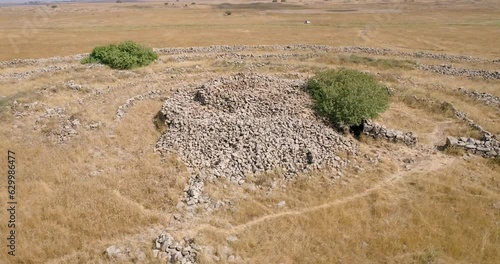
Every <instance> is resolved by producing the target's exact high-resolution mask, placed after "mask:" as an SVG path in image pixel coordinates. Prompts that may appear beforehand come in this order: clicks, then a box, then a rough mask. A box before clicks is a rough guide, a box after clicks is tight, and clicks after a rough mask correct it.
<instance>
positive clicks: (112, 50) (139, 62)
mask: <svg viewBox="0 0 500 264" xmlns="http://www.w3.org/2000/svg"><path fill="white" fill-rule="evenodd" d="M157 58H158V55H157V54H156V53H155V52H154V51H153V49H151V48H148V47H144V46H141V45H139V44H137V43H135V42H133V41H125V42H122V43H120V44H118V45H114V44H111V45H107V46H98V47H95V48H94V50H92V53H90V55H89V57H87V58H84V59H82V61H81V62H82V63H83V64H85V63H101V64H105V65H108V66H110V67H111V68H113V69H132V68H137V67H141V66H146V65H148V64H150V63H151V62H152V61H154V60H156V59H157Z"/></svg>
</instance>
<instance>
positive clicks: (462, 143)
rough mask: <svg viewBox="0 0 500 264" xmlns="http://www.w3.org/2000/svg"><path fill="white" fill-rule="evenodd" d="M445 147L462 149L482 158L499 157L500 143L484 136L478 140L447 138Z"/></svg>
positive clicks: (492, 137)
mask: <svg viewBox="0 0 500 264" xmlns="http://www.w3.org/2000/svg"><path fill="white" fill-rule="evenodd" d="M446 147H455V148H462V149H465V150H466V151H467V152H469V153H474V154H477V155H481V156H483V157H498V156H500V142H499V141H498V140H497V139H496V138H495V137H494V136H490V135H484V136H483V137H482V138H481V139H480V140H477V139H473V138H466V137H459V138H455V137H447V138H446Z"/></svg>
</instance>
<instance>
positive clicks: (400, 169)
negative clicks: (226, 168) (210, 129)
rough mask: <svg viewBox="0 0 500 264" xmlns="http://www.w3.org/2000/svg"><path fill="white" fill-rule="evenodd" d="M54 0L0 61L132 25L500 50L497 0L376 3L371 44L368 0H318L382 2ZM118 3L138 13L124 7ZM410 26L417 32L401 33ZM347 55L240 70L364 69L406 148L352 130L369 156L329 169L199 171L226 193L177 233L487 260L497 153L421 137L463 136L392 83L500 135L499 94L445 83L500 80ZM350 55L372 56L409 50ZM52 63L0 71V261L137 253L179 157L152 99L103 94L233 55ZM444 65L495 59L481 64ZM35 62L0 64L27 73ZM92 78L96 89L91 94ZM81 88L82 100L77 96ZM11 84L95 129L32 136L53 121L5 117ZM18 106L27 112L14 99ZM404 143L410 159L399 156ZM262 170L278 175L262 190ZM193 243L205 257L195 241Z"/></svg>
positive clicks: (144, 39) (265, 253) (320, 254)
mask: <svg viewBox="0 0 500 264" xmlns="http://www.w3.org/2000/svg"><path fill="white" fill-rule="evenodd" d="M288 2H290V1H288ZM329 2H331V1H329ZM296 4H299V3H296ZM58 5H59V8H58V11H57V12H55V11H54V14H53V15H51V16H50V18H49V19H48V20H47V21H45V22H43V21H42V23H37V24H36V32H32V33H33V34H30V36H29V37H21V38H17V39H15V41H16V43H17V44H16V47H17V48H19V50H20V53H15V52H14V49H13V47H12V46H11V45H10V43H9V41H4V42H0V48H1V49H2V50H3V51H4V52H2V53H1V54H0V60H7V59H13V58H36V57H47V56H55V55H57V56H62V55H70V54H75V53H82V52H88V51H90V50H91V49H92V48H93V47H94V46H95V45H99V44H108V43H109V42H117V41H121V40H126V39H129V38H130V36H131V34H133V36H134V40H136V41H138V42H141V43H145V44H148V45H151V46H154V47H165V46H197V45H211V44H228V45H232V44H275V43H284V44H289V43H315V44H327V45H342V46H347V45H365V46H374V47H389V48H397V49H404V50H426V51H429V50H431V51H436V52H450V53H464V54H467V55H476V56H480V57H485V58H496V57H498V56H499V55H500V51H499V50H498V48H497V47H496V46H495V44H496V43H498V40H499V39H498V34H495V32H496V31H497V30H498V20H495V17H498V15H499V10H498V8H490V7H488V5H487V3H484V5H479V4H478V5H462V4H455V5H452V4H449V5H440V6H435V5H434V3H433V1H432V3H430V2H428V3H425V4H420V3H419V5H417V4H405V5H403V6H404V8H405V10H404V12H403V13H401V14H392V15H390V16H382V18H383V20H382V23H380V24H376V27H374V28H373V29H372V33H371V35H370V37H371V41H370V42H364V41H361V40H360V38H359V37H358V35H357V34H358V31H359V30H360V29H362V28H363V27H365V25H367V24H370V23H371V24H372V25H373V22H374V21H377V20H376V19H377V14H379V13H366V12H365V13H363V12H361V11H358V12H355V13H342V12H340V13H332V12H326V11H325V5H327V9H358V10H370V9H372V10H380V9H382V8H384V7H385V6H386V5H382V4H366V5H364V4H342V3H337V2H336V3H335V4H333V3H328V2H324V1H319V2H316V3H311V2H308V3H301V4H300V5H303V6H307V8H308V9H309V11H307V12H306V11H304V10H303V9H301V8H302V7H301V8H295V7H287V8H286V9H287V10H279V9H278V8H275V7H269V6H267V7H259V8H241V7H242V6H240V8H239V9H238V8H234V9H231V10H232V11H233V14H232V15H231V16H223V11H224V10H225V9H226V8H227V7H223V8H213V7H212V6H210V5H201V4H199V3H197V5H196V6H194V7H192V6H189V8H183V7H176V8H167V7H165V6H164V5H163V3H133V4H121V5H118V4H98V5H84V4H58ZM136 5H137V6H141V7H145V6H151V7H150V8H149V7H148V8H138V7H136ZM495 6H496V5H495ZM495 6H494V7H495ZM36 8H37V7H33V6H17V7H7V8H4V7H2V9H1V12H0V25H1V26H0V35H1V36H10V35H12V34H17V35H20V34H21V33H22V32H21V30H22V27H23V21H24V20H23V18H22V17H21V18H20V17H19V14H21V13H22V14H24V15H25V17H27V19H28V20H30V19H31V18H30V16H31V15H33V14H34V13H33V12H35V11H34V10H35V9H36ZM264 9H270V11H269V12H268V11H265V10H264ZM311 9H312V11H311ZM438 10H439V12H437V11H438ZM51 11H52V10H51ZM430 11H436V12H430ZM311 12H312V13H311ZM332 14H333V15H332ZM131 16H135V17H136V18H138V19H129V18H130V17H131ZM311 17H312V18H311ZM389 18H390V20H389ZM305 19H313V24H312V25H307V26H306V25H303V24H302V22H303V20H305ZM457 32H458V33H457ZM415 35H418V36H419V37H418V38H417V39H414V38H411V37H408V36H415ZM82 36H84V37H82ZM34 43H37V44H34ZM457 43H459V44H457ZM259 52H261V53H272V52H276V51H272V50H261V51H259ZM298 53H304V54H305V53H306V52H298ZM347 55H348V54H323V55H322V56H321V57H319V58H310V59H305V58H301V59H298V60H296V61H294V60H289V61H288V60H284V61H280V60H274V59H270V60H266V59H261V60H259V59H252V61H254V62H262V63H264V64H265V66H262V67H260V68H257V69H252V71H258V72H262V73H271V74H283V75H284V74H289V75H291V76H292V75H295V74H297V75H300V76H308V75H311V74H313V73H314V71H315V70H317V69H321V68H328V67H350V68H354V69H359V70H369V71H370V72H372V73H374V74H378V76H377V78H379V79H380V80H381V81H383V82H384V83H386V84H387V85H388V86H391V87H393V88H395V89H396V91H397V94H396V96H394V97H393V99H392V103H391V107H390V108H389V110H388V111H387V112H385V113H384V114H383V115H382V116H381V117H379V118H378V119H377V121H378V122H381V123H383V124H385V125H386V126H387V127H389V128H395V129H400V130H405V131H414V132H416V133H417V135H418V137H419V142H420V144H419V145H418V146H417V147H415V148H407V147H406V146H404V145H400V144H395V145H394V144H389V143H385V142H381V141H370V140H367V141H368V143H362V142H361V143H360V144H361V148H362V153H363V154H367V155H368V156H369V157H371V158H375V157H377V156H378V157H380V160H379V161H378V163H376V164H372V163H369V162H368V163H367V161H366V158H364V157H362V156H359V157H356V158H355V159H356V160H358V161H359V162H362V163H361V164H362V166H361V168H358V169H356V168H351V169H350V170H349V171H347V172H346V173H344V176H343V177H341V178H340V179H336V180H332V179H331V178H332V176H333V175H332V174H331V173H329V172H327V171H324V172H314V173H313V174H307V175H301V176H300V177H298V179H297V180H296V181H295V182H293V183H290V184H287V185H285V186H286V188H285V187H279V186H281V185H282V183H281V182H280V181H279V180H278V179H279V178H280V175H279V172H276V173H270V174H265V175H256V176H255V177H254V178H252V179H251V181H253V182H255V183H258V184H260V185H262V186H263V189H262V190H260V189H256V190H253V189H250V188H247V189H245V190H242V189H241V188H239V187H237V186H234V185H232V184H229V183H226V182H216V183H209V184H208V183H207V187H206V189H207V191H208V193H209V194H210V195H211V196H212V197H214V199H232V200H233V201H234V207H232V209H228V208H225V209H223V210H221V211H218V212H215V213H213V214H207V215H203V217H202V218H201V219H197V220H193V222H191V223H184V224H183V226H182V227H183V228H185V229H180V230H178V231H176V233H175V235H176V236H181V235H183V234H184V233H186V234H198V236H197V237H196V239H197V241H198V242H199V243H200V244H206V245H212V246H215V247H222V246H223V245H225V243H226V236H227V235H228V234H236V235H237V236H238V238H239V240H238V241H237V242H236V243H234V244H231V247H233V249H234V250H235V252H236V253H237V254H239V255H241V256H244V257H245V258H248V260H249V262H250V263H337V262H339V261H341V262H343V263H374V262H376V263H380V262H385V263H498V260H499V259H500V252H499V248H500V239H499V237H500V229H499V228H498V223H497V222H498V219H499V217H500V211H499V210H498V209H495V208H494V207H493V206H492V204H493V203H496V202H498V201H500V195H499V193H500V187H499V185H500V183H499V181H500V178H499V175H500V166H498V161H495V160H490V161H488V160H484V159H482V158H475V157H472V158H468V157H463V156H462V155H444V154H442V153H436V152H437V151H436V150H435V149H434V148H433V147H434V146H436V145H442V144H443V143H444V140H445V137H446V136H447V135H455V136H475V137H477V136H478V134H477V132H476V131H472V130H471V129H470V128H468V127H467V126H465V125H464V124H463V123H462V122H460V121H457V120H455V119H453V118H452V117H451V116H450V115H449V114H448V113H446V112H442V111H438V110H436V109H429V108H428V107H427V106H426V105H419V104H411V103H408V102H405V100H404V97H405V96H412V95H418V96H419V97H428V98H431V99H433V100H436V101H438V102H442V101H449V102H452V103H453V104H454V105H455V106H456V107H457V108H458V109H459V110H462V111H465V112H467V113H468V115H469V117H470V118H472V119H474V120H475V121H476V122H478V123H479V124H480V125H481V126H483V127H485V128H486V129H488V130H490V131H492V132H494V133H497V134H499V133H500V122H498V121H499V120H498V110H497V109H495V108H493V107H490V106H484V105H482V104H481V103H479V102H476V101H473V100H471V99H469V98H467V97H465V96H463V95H460V94H458V93H456V92H455V90H456V88H458V87H461V86H463V87H466V88H468V89H472V90H478V91H484V92H489V93H492V94H495V95H497V96H500V94H499V91H500V89H499V88H500V84H499V83H498V81H487V80H482V79H466V78H460V77H450V76H440V75H435V74H431V73H425V72H420V71H418V70H411V69H407V68H401V67H394V65H393V64H391V63H388V64H386V63H381V64H377V63H376V64H370V63H354V62H352V61H350V60H343V61H341V60H339V58H340V57H341V56H347ZM359 56H366V57H370V58H376V59H382V62H384V61H383V60H392V59H397V60H406V59H407V58H391V57H381V56H369V55H359ZM249 60H250V59H249ZM412 60H413V59H412ZM415 60H418V59H415ZM418 61H420V60H418ZM391 62H392V61H391ZM420 62H426V63H436V64H438V63H440V62H438V61H432V60H422V61H420ZM60 64H61V65H66V64H69V65H71V66H74V68H73V70H66V71H59V72H56V73H42V74H39V75H36V76H33V77H31V78H28V79H27V80H22V81H17V80H13V79H10V80H9V79H7V80H0V96H6V97H0V121H1V122H2V126H1V128H0V134H1V136H2V140H0V149H2V151H5V150H7V149H10V150H14V151H15V152H16V154H17V159H18V166H19V167H18V168H19V169H18V175H19V178H18V186H19V198H18V199H19V201H20V203H21V207H20V209H19V212H18V219H19V229H18V230H19V239H18V250H19V251H18V252H19V256H18V257H16V259H14V260H13V259H12V258H6V256H5V253H6V252H5V250H2V251H0V259H2V261H3V260H4V259H7V261H9V262H7V263H107V262H109V260H108V259H107V258H105V257H104V256H102V251H103V250H104V249H105V248H106V247H107V246H109V245H112V244H117V245H130V246H131V247H140V248H143V249H144V250H145V251H146V252H149V251H147V250H149V248H150V242H151V240H152V239H153V238H154V237H155V236H156V235H158V234H159V232H160V231H161V230H162V229H164V228H165V227H166V226H167V225H168V224H169V220H170V215H171V213H172V212H174V211H175V210H176V209H175V206H176V204H177V202H178V198H179V197H180V195H181V193H182V191H183V188H184V183H185V181H186V179H187V178H188V172H187V170H186V168H185V166H184V165H183V163H182V162H181V161H179V160H178V159H177V158H176V157H175V156H174V155H172V156H169V157H167V158H166V159H165V160H162V158H161V157H159V155H158V154H157V153H154V152H153V147H154V144H155V142H156V140H157V139H158V137H159V136H160V132H159V131H158V127H155V122H154V118H155V115H156V114H157V112H158V110H159V109H160V106H161V103H162V102H161V100H160V99H155V100H144V101H141V102H138V103H137V104H135V105H134V106H132V107H131V108H130V109H129V110H128V112H127V113H126V115H125V117H124V118H123V120H121V121H117V120H115V119H114V117H115V114H116V110H117V109H118V107H119V106H121V105H123V104H124V103H125V101H126V100H127V99H129V98H131V97H134V96H135V95H138V94H141V93H144V92H146V91H150V90H154V89H165V90H167V92H166V93H165V95H164V96H168V93H169V91H170V90H173V89H175V88H176V87H181V86H194V85H196V84H198V83H201V82H203V81H205V80H206V79H208V78H209V77H213V76H218V75H221V74H230V73H233V72H236V71H250V70H249V68H248V65H241V66H235V65H234V64H230V63H229V62H228V61H225V60H220V59H219V60H216V59H215V57H210V56H209V57H198V58H196V57H193V58H192V59H188V60H187V61H184V62H177V61H176V60H174V59H173V57H172V56H168V55H163V56H161V58H160V61H158V62H155V63H154V64H152V65H150V66H148V67H147V68H142V69H136V70H133V71H114V70H111V69H108V68H106V67H103V68H93V69H87V68H86V67H85V66H81V65H80V64H79V63H78V62H77V61H74V62H69V63H60ZM388 65H389V66H388ZM457 65H459V66H461V67H465V68H467V67H469V66H470V68H474V67H477V68H488V69H495V68H494V67H495V65H493V64H478V63H459V64H457ZM42 66H44V65H33V66H20V67H17V68H2V69H0V71H1V73H2V74H3V73H12V72H25V71H26V72H27V71H30V70H33V69H35V68H39V67H42ZM285 66H286V67H285ZM483 66H484V67H483ZM170 68H172V69H170ZM69 80H74V81H75V82H76V83H78V84H82V85H85V86H86V87H87V90H83V91H72V90H68V89H67V88H66V87H65V85H64V82H66V81H69ZM108 87H111V88H112V89H111V90H108ZM92 90H94V91H100V92H101V94H100V95H93V94H92V93H91V91H92ZM82 98H87V99H86V100H85V102H84V103H83V104H80V103H78V99H82ZM14 100H17V102H19V103H33V102H37V101H38V102H43V103H45V104H47V105H49V106H50V107H57V106H60V107H64V108H65V109H66V111H67V114H68V115H73V116H75V117H77V118H78V119H80V120H81V121H82V123H84V124H90V123H93V122H101V123H102V125H101V127H100V128H98V129H96V130H90V129H86V128H81V129H79V130H78V135H76V136H75V137H73V138H72V139H71V140H69V141H68V142H67V143H65V144H62V145H58V144H55V143H53V142H52V141H51V140H50V139H49V138H48V137H47V135H50V134H51V133H53V131H54V129H57V127H58V126H59V120H57V119H55V118H52V119H49V120H47V123H46V126H45V127H44V128H43V129H40V130H33V127H34V126H35V125H36V122H35V119H36V117H37V116H39V115H41V114H43V113H44V112H45V107H38V108H36V109H34V110H33V111H34V113H32V114H31V115H30V116H28V117H23V118H16V117H14V115H13V112H12V111H11V109H10V108H9V107H10V105H13V101H14ZM16 110H18V111H26V109H23V108H22V106H17V108H16ZM43 122H45V121H43ZM159 129H160V130H161V129H162V128H161V127H160V128H159ZM449 154H453V153H449ZM458 154H461V153H458ZM350 158H352V157H350ZM405 158H411V159H414V160H415V163H411V164H406V163H404V162H403V159H405ZM406 165H409V169H408V170H407V169H405V167H404V166H406ZM0 172H1V173H3V174H2V175H5V166H0ZM273 180H274V181H275V182H276V183H275V184H277V186H278V188H275V189H274V190H273V191H272V192H269V187H270V186H271V185H272V184H273ZM5 201H6V192H4V191H1V192H0V203H1V204H5ZM280 201H286V206H284V207H283V208H278V207H277V206H276V205H277V203H278V202H280ZM1 212H2V213H0V219H6V218H5V216H6V215H5V212H4V210H2V211H1ZM2 221H3V220H2ZM6 232H7V229H6V226H5V225H4V224H2V225H0V234H6ZM148 254H149V253H148ZM201 258H202V260H203V259H205V262H210V260H208V258H207V256H202V257H201ZM149 260H151V256H150V255H148V261H149ZM202 262H203V261H202Z"/></svg>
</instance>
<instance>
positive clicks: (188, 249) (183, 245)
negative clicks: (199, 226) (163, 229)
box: [153, 233, 200, 264]
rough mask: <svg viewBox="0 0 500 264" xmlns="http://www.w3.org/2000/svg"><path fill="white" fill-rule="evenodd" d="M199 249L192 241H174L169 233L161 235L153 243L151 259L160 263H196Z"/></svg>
mask: <svg viewBox="0 0 500 264" xmlns="http://www.w3.org/2000/svg"><path fill="white" fill-rule="evenodd" d="M199 249H200V247H199V246H198V245H196V244H195V242H194V240H193V239H190V238H184V239H182V240H180V241H175V239H174V238H173V237H172V236H171V235H170V234H169V233H164V234H161V235H160V236H158V237H157V238H156V239H155V240H154V241H153V257H154V258H158V259H160V260H161V261H162V263H182V264H189V263H191V264H192V263H196V257H197V255H198V251H199Z"/></svg>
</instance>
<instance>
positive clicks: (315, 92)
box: [307, 68, 389, 127]
mask: <svg viewBox="0 0 500 264" xmlns="http://www.w3.org/2000/svg"><path fill="white" fill-rule="evenodd" d="M307 89H308V91H309V93H310V94H311V96H312V98H313V99H314V100H315V108H316V111H317V112H318V113H319V114H321V115H324V116H326V117H328V118H329V119H330V121H331V122H332V123H334V124H335V125H338V126H339V127H345V126H357V125H360V124H362V123H363V121H364V120H367V119H370V118H375V117H377V116H378V115H379V114H380V113H382V112H384V111H385V110H386V109H387V107H388V106H389V92H388V90H387V88H386V87H384V86H383V85H381V84H379V83H378V82H377V81H376V80H375V78H374V77H373V76H371V75H369V74H366V73H363V72H359V71H356V70H350V69H345V68H341V69H338V70H327V71H322V72H318V73H317V74H316V75H315V76H314V77H312V78H311V79H309V80H308V82H307Z"/></svg>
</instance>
